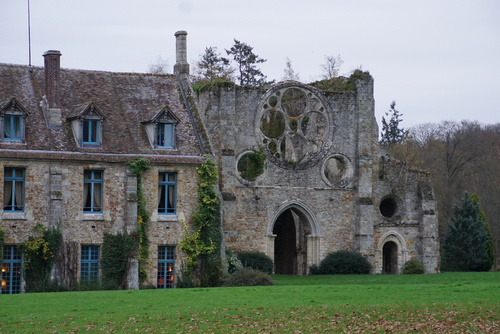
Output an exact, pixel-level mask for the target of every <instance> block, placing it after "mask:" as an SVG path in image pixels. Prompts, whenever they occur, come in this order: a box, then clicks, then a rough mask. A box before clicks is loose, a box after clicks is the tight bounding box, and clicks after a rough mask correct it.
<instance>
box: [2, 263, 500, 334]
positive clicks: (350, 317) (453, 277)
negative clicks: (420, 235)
mask: <svg viewBox="0 0 500 334" xmlns="http://www.w3.org/2000/svg"><path fill="white" fill-rule="evenodd" d="M273 279H274V281H275V283H276V285H275V286H270V287H243V288H206V289H171V290H139V291H95V292H61V293H36V294H35V293H33V294H21V295H2V296H0V317H1V318H0V333H82V332H91V333H438V332H439V333H500V272H495V273H443V274H435V275H399V276H396V275H358V276H352V275H346V276H273Z"/></svg>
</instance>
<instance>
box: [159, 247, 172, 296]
mask: <svg viewBox="0 0 500 334" xmlns="http://www.w3.org/2000/svg"><path fill="white" fill-rule="evenodd" d="M174 280H175V246H159V247H158V277H157V285H156V287H157V288H158V289H170V288H173V287H174Z"/></svg>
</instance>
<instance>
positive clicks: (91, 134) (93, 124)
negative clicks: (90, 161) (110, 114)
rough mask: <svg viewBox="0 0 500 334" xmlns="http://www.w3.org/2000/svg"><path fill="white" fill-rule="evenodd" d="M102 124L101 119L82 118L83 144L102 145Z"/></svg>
mask: <svg viewBox="0 0 500 334" xmlns="http://www.w3.org/2000/svg"><path fill="white" fill-rule="evenodd" d="M100 125H101V121H100V120H97V119H83V120H82V144H83V145H100Z"/></svg>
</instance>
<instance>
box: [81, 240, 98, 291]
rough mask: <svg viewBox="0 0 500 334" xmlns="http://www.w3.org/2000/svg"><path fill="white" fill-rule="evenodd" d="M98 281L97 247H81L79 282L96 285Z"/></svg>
mask: <svg viewBox="0 0 500 334" xmlns="http://www.w3.org/2000/svg"><path fill="white" fill-rule="evenodd" d="M98 279H99V246H94V245H82V253H81V257H80V282H92V283H97V281H98Z"/></svg>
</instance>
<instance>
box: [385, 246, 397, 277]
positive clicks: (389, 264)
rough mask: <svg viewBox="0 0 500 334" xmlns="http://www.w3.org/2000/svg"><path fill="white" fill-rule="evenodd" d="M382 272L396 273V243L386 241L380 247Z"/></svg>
mask: <svg viewBox="0 0 500 334" xmlns="http://www.w3.org/2000/svg"><path fill="white" fill-rule="evenodd" d="M382 272H383V273H384V274H397V273H398V245H396V243H395V242H394V241H388V242H386V243H385V244H384V247H383V248H382Z"/></svg>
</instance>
